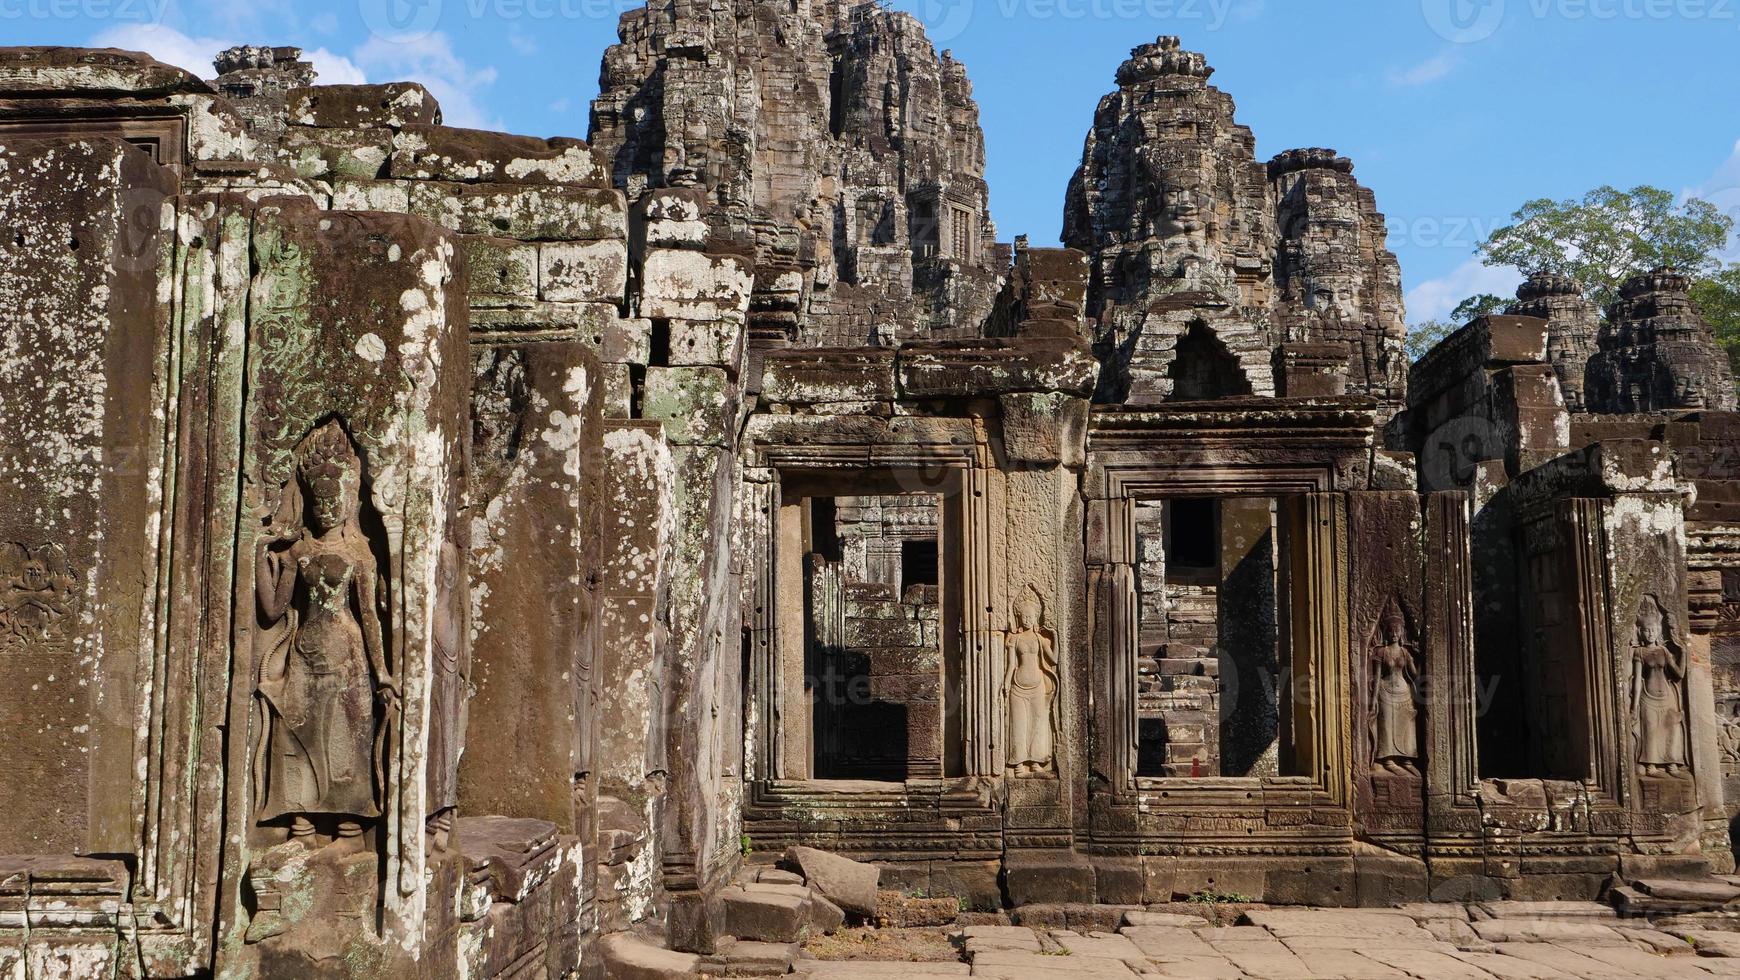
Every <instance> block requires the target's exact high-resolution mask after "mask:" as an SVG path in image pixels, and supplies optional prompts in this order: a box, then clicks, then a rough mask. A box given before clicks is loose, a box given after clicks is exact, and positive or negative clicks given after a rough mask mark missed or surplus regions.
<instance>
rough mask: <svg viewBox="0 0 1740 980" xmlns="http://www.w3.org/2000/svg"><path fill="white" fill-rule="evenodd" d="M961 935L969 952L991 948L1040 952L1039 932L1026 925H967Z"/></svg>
mask: <svg viewBox="0 0 1740 980" xmlns="http://www.w3.org/2000/svg"><path fill="white" fill-rule="evenodd" d="M961 936H962V938H964V939H965V940H966V945H967V951H968V952H969V953H971V952H977V951H981V950H991V949H1005V950H1017V951H1024V952H1033V953H1037V952H1039V934H1038V933H1036V932H1034V931H1033V930H1032V929H1029V928H1027V927H1025V926H967V927H966V928H965V929H962V930H961Z"/></svg>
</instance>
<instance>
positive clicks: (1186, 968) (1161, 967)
mask: <svg viewBox="0 0 1740 980" xmlns="http://www.w3.org/2000/svg"><path fill="white" fill-rule="evenodd" d="M1154 970H1155V972H1157V973H1159V974H1160V975H1161V976H1163V977H1189V978H1191V980H1240V978H1242V977H1244V975H1245V973H1244V971H1243V970H1240V969H1239V968H1238V967H1236V966H1234V965H1232V962H1231V961H1230V960H1227V959H1226V958H1225V957H1220V956H1186V957H1181V958H1179V959H1177V960H1168V961H1166V962H1163V963H1155V964H1154Z"/></svg>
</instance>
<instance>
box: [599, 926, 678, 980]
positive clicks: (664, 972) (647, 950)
mask: <svg viewBox="0 0 1740 980" xmlns="http://www.w3.org/2000/svg"><path fill="white" fill-rule="evenodd" d="M599 952H600V953H601V955H602V957H603V960H604V964H605V970H606V971H607V975H608V976H610V977H611V978H613V980H617V978H620V980H684V978H686V977H693V976H696V975H697V973H698V971H699V970H700V968H701V958H700V957H698V956H695V955H693V954H691V953H678V952H675V951H673V950H668V949H660V948H658V947H657V946H649V945H647V944H646V943H643V942H641V941H640V940H638V939H636V938H634V937H633V936H630V935H628V934H627V933H617V934H616V935H613V936H606V937H605V938H604V939H603V940H601V948H600V950H599Z"/></svg>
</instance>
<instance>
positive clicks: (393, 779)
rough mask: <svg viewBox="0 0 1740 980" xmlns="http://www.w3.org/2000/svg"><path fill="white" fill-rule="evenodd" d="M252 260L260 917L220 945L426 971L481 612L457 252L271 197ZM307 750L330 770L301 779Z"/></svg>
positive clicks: (419, 234)
mask: <svg viewBox="0 0 1740 980" xmlns="http://www.w3.org/2000/svg"><path fill="white" fill-rule="evenodd" d="M252 245H253V263H254V266H255V268H256V269H257V273H256V274H255V276H254V279H253V284H252V297H251V302H250V307H249V315H248V345H249V359H248V361H249V367H248V371H249V386H248V390H249V398H248V401H247V404H246V406H245V408H244V414H243V418H242V421H243V432H244V439H245V448H244V456H243V461H242V467H243V470H242V471H243V474H244V481H243V484H242V501H241V509H242V513H243V515H244V521H245V530H244V532H243V533H242V534H241V536H240V537H241V548H240V554H238V556H237V558H238V565H239V566H240V571H241V574H240V575H239V576H238V578H239V580H240V581H239V587H238V590H237V596H236V601H237V608H238V609H240V610H244V611H248V612H247V613H244V614H238V616H237V622H238V628H237V636H236V653H235V658H234V659H235V664H236V673H235V677H234V680H233V685H232V690H233V692H234V694H233V697H232V705H231V711H230V716H231V718H232V719H235V720H236V721H235V733H236V736H237V737H235V738H232V740H231V741H232V744H235V745H240V746H242V747H243V748H242V754H241V755H240V756H238V757H235V758H234V759H233V760H232V761H233V762H234V763H235V764H234V765H233V767H232V769H231V772H230V775H231V778H232V779H236V780H243V781H245V782H244V785H246V786H249V787H251V788H250V789H249V790H248V791H246V792H244V793H243V794H242V796H241V799H240V801H239V802H241V803H242V805H241V806H239V807H238V808H237V810H236V812H235V814H234V816H233V819H234V820H235V821H236V825H235V826H234V827H233V830H232V832H233V833H234V835H235V837H236V839H238V840H243V841H245V845H244V850H245V855H238V860H237V862H236V863H235V865H234V866H233V867H234V869H235V871H234V872H233V873H236V874H239V873H241V872H242V870H243V869H245V870H246V874H247V876H248V878H249V879H250V882H251V884H252V888H251V889H250V892H251V893H252V894H254V895H256V896H259V902H260V903H259V904H256V905H254V906H252V907H249V905H248V904H247V903H246V902H244V903H243V904H242V905H241V907H240V908H238V909H235V910H234V911H235V912H237V913H239V914H240V918H241V921H240V922H237V923H234V927H233V928H232V929H229V930H226V935H231V936H237V937H240V938H242V941H243V943H244V944H245V946H246V947H254V946H255V945H256V944H258V948H259V950H260V952H259V953H258V955H261V956H279V957H291V958H292V959H291V960H287V961H284V962H294V961H295V959H294V958H295V957H300V956H305V955H306V956H309V957H311V959H309V960H308V961H307V962H306V964H305V965H306V968H307V969H308V970H309V971H310V975H314V973H313V971H315V970H316V969H317V968H316V967H315V966H314V962H315V960H314V959H312V957H316V956H318V955H319V950H320V948H321V944H323V943H327V942H332V941H336V942H339V943H340V944H342V945H346V946H347V948H354V949H355V951H356V955H370V956H374V955H384V956H388V957H402V956H406V955H411V956H415V955H416V954H415V953H407V952H406V951H407V950H416V949H418V948H419V947H420V946H421V944H422V941H423V939H424V930H425V928H426V925H427V922H426V919H425V915H426V911H427V906H426V895H425V890H424V889H425V886H426V885H427V884H428V883H429V882H430V880H431V876H432V875H434V876H435V882H436V884H435V886H434V887H441V885H440V882H441V880H442V878H441V876H439V875H436V870H437V869H436V867H435V865H436V863H437V862H446V863H451V862H452V861H454V860H456V858H455V857H454V856H453V855H452V854H451V853H450V852H447V851H445V850H444V844H445V843H446V841H445V839H444V835H440V834H437V835H430V834H429V833H428V830H429V828H428V826H427V821H428V818H429V817H430V816H431V815H432V814H435V813H437V812H440V811H442V810H443V809H445V808H444V807H440V806H434V805H432V803H434V802H438V801H433V800H432V799H431V796H430V791H431V788H439V787H441V786H442V785H444V784H447V783H448V782H449V781H450V780H451V779H452V774H451V773H450V772H438V773H435V774H433V777H434V778H431V776H432V774H431V772H430V768H431V766H436V767H441V766H448V765H452V764H454V763H456V761H457V760H456V759H453V758H450V755H451V754H452V753H450V752H449V751H447V750H446V749H444V748H443V746H444V745H449V744H450V741H449V740H450V739H451V738H452V737H454V732H453V731H452V729H453V728H454V726H457V725H458V724H460V722H461V719H460V718H459V717H457V716H456V714H455V711H454V708H453V705H452V701H451V699H443V698H440V697H438V696H437V692H436V682H437V680H438V678H439V667H440V663H441V660H442V658H443V657H445V656H448V655H450V654H451V653H452V651H451V650H450V649H447V647H448V645H450V644H451V643H452V637H451V636H450V635H449V634H450V633H451V631H452V629H453V625H454V624H455V623H464V622H466V618H467V612H466V609H465V607H464V602H465V594H464V589H463V583H464V582H465V580H466V571H465V553H464V544H465V536H464V528H463V527H461V526H460V524H459V507H460V504H461V499H462V495H463V493H464V488H465V486H466V472H465V462H466V458H467V454H466V452H465V450H464V447H463V442H462V440H464V439H465V438H466V437H467V429H468V426H467V416H468V414H469V406H468V403H469V390H470V384H469V381H470V379H469V377H468V374H469V371H468V367H469V363H470V360H469V357H468V352H467V348H466V338H465V323H466V320H465V306H464V303H463V302H462V300H461V295H462V294H461V286H460V284H459V282H458V281H457V278H456V276H455V270H456V262H455V246H454V242H453V239H452V237H451V236H450V235H449V234H447V233H446V232H443V231H441V230H440V229H438V228H436V227H435V226H433V225H431V224H429V223H428V222H426V221H423V220H422V219H419V218H413V217H409V216H403V215H383V214H364V213H337V212H321V211H317V210H316V209H315V207H314V206H313V205H312V203H310V202H304V201H299V200H297V201H280V202H273V203H272V204H269V205H267V206H264V207H262V208H260V210H259V211H258V212H257V214H256V216H255V220H254V226H253V236H252ZM347 592H348V593H351V594H352V598H351V599H349V600H344V601H341V599H340V598H339V597H340V596H341V594H344V593H347ZM347 637H360V639H356V640H352V639H347ZM321 677H324V678H328V680H327V681H321V682H317V681H316V680H315V679H316V678H321ZM334 678H336V679H338V680H341V681H342V684H340V685H336V686H335V685H334V684H332V683H331V679H334ZM299 726H300V727H299ZM244 733H245V736H246V737H245V738H243V737H241V736H242V735H243V734H244ZM298 745H308V746H310V748H311V749H312V750H313V753H324V760H325V764H326V765H329V766H333V767H335V768H333V769H332V770H331V771H330V772H327V773H325V774H324V775H322V774H321V773H320V772H319V771H318V770H317V771H316V772H315V773H314V777H315V778H314V779H313V780H312V781H309V780H307V779H305V778H303V776H304V775H306V774H305V773H303V771H302V770H301V769H299V768H298V767H299V766H308V765H317V764H318V763H317V762H315V761H303V760H304V756H302V755H301V754H300V753H299V752H298V751H295V750H294V748H293V747H294V746H298ZM314 758H315V759H319V758H321V756H319V755H315V756H314ZM359 769H360V771H357V770H359ZM311 787H318V788H319V790H318V792H316V791H314V790H313V789H311ZM377 867H378V868H380V869H382V872H384V873H380V874H379V875H378V878H377V872H376V870H375V869H376V868H377ZM309 883H312V886H313V888H314V889H315V891H314V893H313V894H314V895H315V896H317V902H318V904H317V905H315V906H312V907H309V906H306V905H305V904H304V903H303V901H302V899H301V898H299V897H296V896H297V895H299V891H300V889H303V888H307V887H309ZM230 887H231V888H232V889H234V888H237V887H239V882H235V881H234V880H233V879H232V882H231V885H230ZM267 896H275V897H277V898H279V899H281V901H279V902H277V905H278V908H277V909H272V908H269V907H268V906H267V905H266V904H264V899H265V898H266V897H267ZM303 914H306V915H307V918H305V919H299V918H298V916H299V915H303ZM332 921H339V922H344V923H348V924H349V925H348V926H347V927H346V929H344V930H341V934H340V936H339V937H337V938H336V939H334V938H332V937H327V938H322V939H316V938H315V936H314V935H313V933H312V932H308V930H311V929H319V930H328V929H330V928H331V925H330V923H331V922H332ZM377 922H378V923H380V932H379V934H378V935H377V934H376V931H375V930H376V927H375V923H377ZM365 950H366V951H367V952H366V953H365V952H364V951H365ZM237 952H238V954H242V953H244V952H245V950H238V951H237Z"/></svg>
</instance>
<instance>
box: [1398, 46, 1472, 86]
mask: <svg viewBox="0 0 1740 980" xmlns="http://www.w3.org/2000/svg"><path fill="white" fill-rule="evenodd" d="M1461 63H1462V57H1461V55H1459V54H1458V53H1457V52H1455V51H1441V52H1439V53H1438V54H1436V55H1434V56H1432V57H1430V58H1427V59H1426V60H1425V61H1422V62H1420V63H1419V64H1417V65H1415V66H1414V67H1412V68H1408V69H1404V70H1400V71H1392V72H1390V74H1389V80H1390V84H1391V85H1398V86H1401V87H1403V88H1413V87H1415V86H1418V85H1430V84H1431V83H1433V82H1436V81H1438V80H1440V79H1442V78H1444V77H1445V76H1447V75H1449V74H1450V73H1451V72H1453V71H1455V70H1456V66H1457V65H1460V64H1461Z"/></svg>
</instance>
